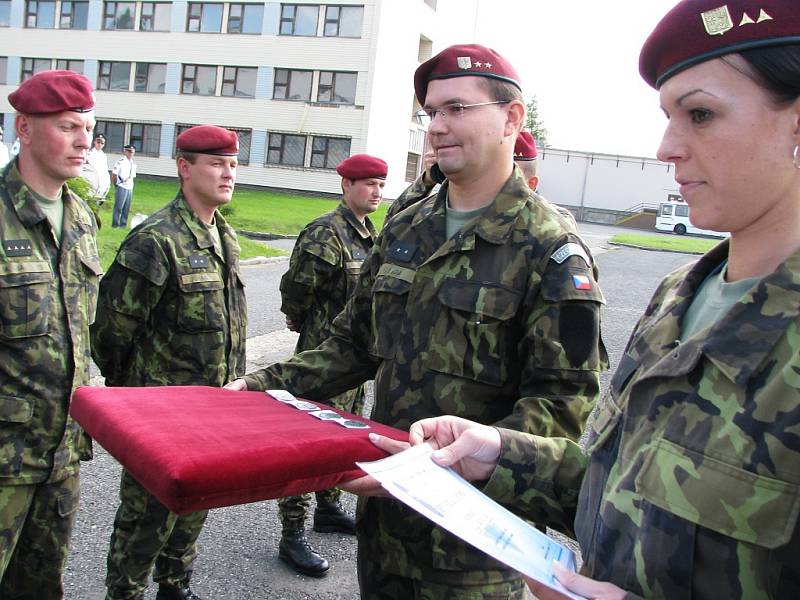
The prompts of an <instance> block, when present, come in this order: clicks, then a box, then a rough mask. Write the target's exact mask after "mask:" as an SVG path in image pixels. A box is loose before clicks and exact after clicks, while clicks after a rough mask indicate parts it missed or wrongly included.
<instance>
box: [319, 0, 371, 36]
mask: <svg viewBox="0 0 800 600" xmlns="http://www.w3.org/2000/svg"><path fill="white" fill-rule="evenodd" d="M363 19H364V7H363V6H328V7H327V8H326V9H325V35H326V36H330V37H350V38H360V37H361V22H362V21H363Z"/></svg>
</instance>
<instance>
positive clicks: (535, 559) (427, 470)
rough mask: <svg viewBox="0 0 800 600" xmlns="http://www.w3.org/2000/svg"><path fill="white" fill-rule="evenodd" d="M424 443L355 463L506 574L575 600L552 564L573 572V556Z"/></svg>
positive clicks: (395, 495)
mask: <svg viewBox="0 0 800 600" xmlns="http://www.w3.org/2000/svg"><path fill="white" fill-rule="evenodd" d="M432 452H433V449H432V448H431V447H430V446H429V445H428V444H421V445H418V446H413V447H411V448H409V449H408V450H405V451H404V452H400V453H399V454H395V455H393V456H389V457H388V458H384V459H382V460H378V461H374V462H359V463H357V464H358V466H359V467H361V469H362V470H364V471H365V472H366V473H368V474H369V475H371V476H372V477H374V478H375V479H376V480H378V481H379V482H380V483H381V485H382V486H383V487H384V488H385V489H386V490H387V491H388V492H389V493H391V494H392V495H393V496H394V497H395V498H397V499H398V500H400V501H402V502H404V503H405V504H407V505H408V506H410V507H411V508H413V509H414V510H416V511H418V512H419V513H421V514H422V515H425V516H426V517H428V518H429V519H431V520H432V521H433V522H434V523H436V524H437V525H439V526H440V527H443V528H444V529H447V530H448V531H450V532H451V533H453V534H454V535H457V536H458V537H460V538H461V539H463V540H464V541H466V542H468V543H470V544H472V545H473V546H475V547H476V548H478V549H480V550H482V551H484V552H486V553H487V554H489V555H490V556H493V557H494V558H496V559H498V560H500V561H502V562H504V563H506V564H507V565H508V566H510V567H511V568H512V569H515V570H517V571H519V572H520V573H522V574H524V575H526V576H528V577H530V578H532V579H535V580H536V581H538V582H540V583H542V584H544V585H546V586H547V587H549V588H551V589H553V590H556V591H557V592H559V593H561V594H563V595H564V596H565V597H567V598H575V599H581V598H582V596H578V595H576V594H574V593H572V592H570V591H568V590H567V589H566V588H564V586H562V585H561V584H560V583H559V581H558V580H557V579H556V578H555V576H554V574H553V563H554V562H556V563H558V564H559V565H561V566H562V567H564V568H565V569H566V570H568V571H575V555H574V553H573V552H572V550H570V549H569V548H567V547H566V546H564V545H563V544H560V543H559V542H557V541H555V540H553V539H551V538H549V537H548V536H547V535H545V534H544V533H542V532H541V531H539V530H538V529H536V528H534V527H532V526H531V525H529V524H528V523H526V522H525V521H523V520H522V519H520V518H519V517H517V516H516V515H514V514H512V513H511V512H509V511H508V510H506V509H505V508H503V507H502V506H500V505H499V504H497V503H496V502H494V501H493V500H491V499H490V498H488V497H487V496H485V495H484V494H482V493H481V492H480V491H478V490H477V489H476V488H475V487H473V486H472V485H471V484H470V483H468V482H467V481H465V480H464V479H462V478H461V477H460V476H459V475H458V474H457V473H455V472H454V471H453V470H452V469H448V468H444V467H441V466H439V465H437V464H436V463H435V462H433V460H432V458H431V454H432Z"/></svg>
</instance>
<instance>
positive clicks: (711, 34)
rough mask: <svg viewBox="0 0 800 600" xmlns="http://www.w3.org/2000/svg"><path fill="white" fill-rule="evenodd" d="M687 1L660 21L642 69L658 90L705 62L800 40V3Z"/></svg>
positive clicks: (644, 53) (641, 61)
mask: <svg viewBox="0 0 800 600" xmlns="http://www.w3.org/2000/svg"><path fill="white" fill-rule="evenodd" d="M722 1H723V0H683V1H682V2H679V3H678V4H677V5H676V6H675V7H674V8H673V9H672V10H670V11H669V12H668V13H667V14H666V15H665V16H664V18H663V19H661V21H660V22H659V23H658V25H656V28H655V29H654V30H653V33H651V34H650V37H648V38H647V41H645V43H644V46H643V47H642V52H641V54H640V55H639V73H641V75H642V77H643V78H644V80H645V81H646V82H647V83H648V84H650V85H651V86H653V87H654V88H656V89H658V88H659V87H661V84H662V83H664V81H666V80H667V79H668V78H669V77H672V76H673V75H675V74H676V73H678V72H680V71H682V70H684V69H687V68H689V67H692V66H694V65H696V64H698V63H700V62H703V61H705V60H709V59H711V58H716V57H718V56H722V55H723V54H730V53H732V52H740V51H742V50H748V49H751V48H763V47H765V46H778V45H781V44H797V43H800V7H799V6H798V5H797V2H791V1H789V2H787V0H730V1H729V2H728V3H727V4H721V2H722Z"/></svg>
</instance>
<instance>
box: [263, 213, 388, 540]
mask: <svg viewBox="0 0 800 600" xmlns="http://www.w3.org/2000/svg"><path fill="white" fill-rule="evenodd" d="M376 237H377V232H376V231H375V227H374V226H373V225H372V222H371V221H370V220H369V217H365V218H364V223H363V224H362V223H361V222H360V221H359V220H358V219H357V218H356V216H355V215H354V214H353V211H351V210H350V208H348V206H347V205H346V204H345V203H344V202H342V203H341V204H339V206H337V207H336V209H335V210H333V211H331V212H329V213H328V214H325V215H323V216H321V217H319V218H318V219H315V220H313V221H312V222H311V223H309V224H308V225H306V227H305V228H304V229H303V231H301V232H300V235H299V236H298V237H297V241H296V242H295V245H294V250H293V251H292V257H291V259H290V261H289V270H288V271H286V273H285V274H284V275H283V277H282V278H281V286H280V289H281V301H282V302H281V311H282V312H283V313H284V314H285V315H286V316H287V317H289V318H290V319H292V321H293V322H294V323H295V326H296V327H297V328H298V329H299V331H300V337H299V338H298V340H297V345H296V347H295V352H296V353H297V352H302V351H303V350H311V349H313V348H316V347H317V346H318V345H319V344H321V343H322V342H323V341H325V339H326V338H327V337H328V336H329V335H330V327H331V323H332V322H333V319H334V318H336V315H338V314H339V313H340V312H341V311H342V309H343V308H344V306H345V304H346V303H347V299H348V298H349V297H350V295H351V294H352V293H353V291H354V290H355V288H356V285H357V283H358V273H359V271H360V270H361V265H362V264H363V262H364V259H365V258H366V257H367V254H368V253H369V251H370V250H371V249H372V245H373V243H374V240H375V238H376ZM328 402H329V403H330V404H332V405H333V406H334V407H336V408H339V409H342V410H346V411H348V412H352V413H356V414H361V412H362V410H363V409H364V386H363V385H359V386H357V387H355V388H354V389H352V390H348V391H346V392H344V393H342V394H339V395H338V396H335V397H333V398H331V399H330V400H329V401H328ZM340 496H341V493H340V492H339V490H338V489H330V490H324V491H321V492H317V499H318V500H319V501H325V502H330V503H333V502H338V501H339V498H340ZM310 506H311V494H303V495H301V496H290V497H288V498H281V499H280V500H279V501H278V509H279V511H278V512H279V515H280V519H281V522H283V523H284V524H286V523H288V522H297V521H303V520H305V518H306V516H307V515H308V510H309V508H310Z"/></svg>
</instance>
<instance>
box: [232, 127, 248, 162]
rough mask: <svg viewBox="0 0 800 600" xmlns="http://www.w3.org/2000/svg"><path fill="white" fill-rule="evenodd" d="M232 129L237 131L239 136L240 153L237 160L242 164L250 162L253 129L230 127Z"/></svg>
mask: <svg viewBox="0 0 800 600" xmlns="http://www.w3.org/2000/svg"><path fill="white" fill-rule="evenodd" d="M228 129H230V130H231V131H235V132H236V135H237V137H238V138H239V155H238V156H237V162H238V163H239V164H240V165H248V164H250V145H251V141H252V139H253V130H252V129H236V128H235V127H228Z"/></svg>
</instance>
